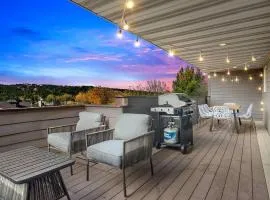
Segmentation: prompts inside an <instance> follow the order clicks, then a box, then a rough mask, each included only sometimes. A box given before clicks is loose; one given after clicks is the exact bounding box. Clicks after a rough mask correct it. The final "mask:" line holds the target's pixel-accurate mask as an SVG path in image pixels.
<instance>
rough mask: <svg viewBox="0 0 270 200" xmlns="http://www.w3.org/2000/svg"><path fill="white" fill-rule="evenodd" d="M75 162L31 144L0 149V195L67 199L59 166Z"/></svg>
mask: <svg viewBox="0 0 270 200" xmlns="http://www.w3.org/2000/svg"><path fill="white" fill-rule="evenodd" d="M74 163H75V161H74V160H72V159H70V158H69V157H67V156H62V155H58V154H55V153H52V152H47V151H46V150H42V149H39V148H37V147H33V146H28V147H24V148H19V149H15V150H11V151H8V152H4V153H0V199H1V200H2V199H4V200H5V199H6V200H19V199H23V200H25V199H26V200H36V199H40V200H41V199H42V200H55V199H60V198H62V197H64V196H67V199H70V197H69V195H68V192H67V189H66V187H65V184H64V181H63V178H62V176H61V173H60V170H61V169H63V168H66V167H68V166H71V165H73V164H74Z"/></svg>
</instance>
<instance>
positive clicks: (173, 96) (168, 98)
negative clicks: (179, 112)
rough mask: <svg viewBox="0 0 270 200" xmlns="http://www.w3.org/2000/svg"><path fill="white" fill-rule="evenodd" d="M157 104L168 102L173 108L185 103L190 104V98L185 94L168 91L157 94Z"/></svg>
mask: <svg viewBox="0 0 270 200" xmlns="http://www.w3.org/2000/svg"><path fill="white" fill-rule="evenodd" d="M158 104H159V105H164V104H167V105H168V104H169V105H171V106H173V107H175V108H179V107H182V106H185V105H190V104H192V101H191V99H190V98H188V97H187V95H185V94H183V93H169V94H163V95H160V96H158Z"/></svg>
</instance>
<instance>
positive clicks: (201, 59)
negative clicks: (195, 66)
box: [199, 51, 204, 62]
mask: <svg viewBox="0 0 270 200" xmlns="http://www.w3.org/2000/svg"><path fill="white" fill-rule="evenodd" d="M203 60H204V58H203V56H202V52H201V51H200V56H199V61H200V62H202V61H203Z"/></svg>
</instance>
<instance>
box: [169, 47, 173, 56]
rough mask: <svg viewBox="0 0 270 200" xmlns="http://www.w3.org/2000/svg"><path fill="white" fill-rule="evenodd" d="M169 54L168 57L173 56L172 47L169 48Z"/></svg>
mask: <svg viewBox="0 0 270 200" xmlns="http://www.w3.org/2000/svg"><path fill="white" fill-rule="evenodd" d="M169 56H170V57H173V56H174V52H173V50H172V49H170V50H169Z"/></svg>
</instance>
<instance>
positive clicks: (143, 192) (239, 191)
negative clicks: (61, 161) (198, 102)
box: [62, 124, 269, 200]
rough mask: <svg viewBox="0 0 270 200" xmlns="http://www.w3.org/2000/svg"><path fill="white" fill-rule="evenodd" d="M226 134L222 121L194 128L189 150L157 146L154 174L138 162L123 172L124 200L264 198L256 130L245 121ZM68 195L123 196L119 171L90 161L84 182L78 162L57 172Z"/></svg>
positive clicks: (89, 196)
mask: <svg viewBox="0 0 270 200" xmlns="http://www.w3.org/2000/svg"><path fill="white" fill-rule="evenodd" d="M240 132H241V133H240V134H236V133H233V134H232V133H231V130H229V126H228V124H221V127H219V128H216V130H215V131H213V132H209V124H203V125H202V126H201V127H196V128H195V129H194V148H193V151H192V152H191V153H189V154H186V155H183V154H182V153H181V152H180V151H177V150H174V149H162V150H161V151H158V152H156V153H155V155H154V156H153V163H154V171H155V175H154V176H153V177H151V173H150V169H149V165H148V163H146V162H142V163H140V164H138V165H136V166H134V167H131V168H128V170H127V185H128V187H127V189H128V190H127V191H128V194H130V193H133V194H132V195H131V196H130V197H129V198H128V199H134V200H138V199H146V200H152V199H162V200H172V199H177V200H188V199H190V200H219V199H222V200H225V199H230V200H234V199H240V200H247V199H256V200H267V199H269V196H268V190H267V185H266V179H265V175H264V169H263V165H262V160H261V155H260V149H259V145H258V140H257V134H256V133H255V132H254V131H253V130H252V131H250V130H249V126H248V125H247V124H243V125H242V127H241V131H240ZM62 174H63V176H64V181H65V183H66V186H67V188H68V191H69V193H70V196H71V199H74V200H77V199H85V200H86V199H89V200H90V199H91V200H94V199H98V200H101V199H103V200H104V199H114V200H121V199H125V198H124V196H123V191H122V174H121V171H120V170H119V169H115V168H112V167H109V166H107V165H103V164H97V165H93V166H92V167H91V169H90V181H88V182H87V181H86V165H85V164H83V163H82V162H80V161H79V160H78V162H76V164H75V166H74V175H73V176H70V173H69V169H65V170H63V171H62Z"/></svg>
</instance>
